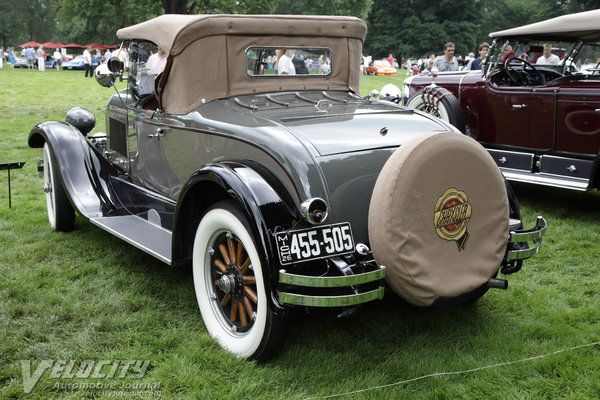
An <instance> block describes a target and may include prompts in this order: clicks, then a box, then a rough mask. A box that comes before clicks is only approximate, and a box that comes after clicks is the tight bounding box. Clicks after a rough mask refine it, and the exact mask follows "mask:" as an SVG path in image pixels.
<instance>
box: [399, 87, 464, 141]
mask: <svg viewBox="0 0 600 400" xmlns="http://www.w3.org/2000/svg"><path fill="white" fill-rule="evenodd" d="M406 106H407V107H410V108H414V109H416V110H419V111H423V112H426V113H427V114H431V115H433V116H435V117H438V118H440V119H441V120H443V121H446V122H448V123H449V124H451V125H453V126H455V127H456V128H458V130H459V131H461V132H464V131H465V117H464V114H463V112H462V108H461V107H460V102H459V101H458V99H457V98H456V96H454V95H453V94H452V92H450V91H449V90H448V89H444V88H442V87H438V86H428V87H425V88H423V89H421V90H419V91H418V92H417V93H415V94H413V95H412V96H411V97H410V98H409V99H408V101H407V102H406Z"/></svg>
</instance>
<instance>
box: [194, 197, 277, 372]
mask: <svg viewBox="0 0 600 400" xmlns="http://www.w3.org/2000/svg"><path fill="white" fill-rule="evenodd" d="M249 226H250V224H249V223H248V220H247V218H246V216H245V215H244V213H243V212H242V211H241V209H240V208H239V207H238V206H237V204H236V203H234V202H230V201H225V202H220V203H217V204H215V205H214V206H213V207H211V208H210V209H209V210H208V212H207V213H206V214H205V215H204V217H203V218H202V220H201V221H200V224H199V225H198V229H197V231H196V237H195V239H194V247H193V254H192V264H193V275H194V287H195V291H196V298H197V300H198V305H199V307H200V312H201V314H202V318H203V320H204V324H205V326H206V329H207V330H208V332H209V333H210V335H211V336H212V337H214V338H215V339H217V340H218V342H219V344H220V345H221V346H222V347H223V348H225V349H226V350H228V351H230V352H231V353H233V354H235V355H236V356H238V357H240V358H250V359H254V360H259V361H262V360H266V359H269V358H271V357H272V356H273V355H274V354H275V352H276V351H277V349H278V348H279V347H280V345H281V343H282V341H283V336H284V335H283V328H282V326H283V325H282V321H281V320H280V319H279V318H278V317H277V316H276V315H274V313H273V311H272V307H271V304H269V302H268V299H269V296H267V291H266V287H265V279H266V277H265V276H263V265H262V264H263V263H262V259H261V257H260V255H259V252H258V250H257V248H256V244H255V241H254V240H253V237H252V233H251V229H250V228H249Z"/></svg>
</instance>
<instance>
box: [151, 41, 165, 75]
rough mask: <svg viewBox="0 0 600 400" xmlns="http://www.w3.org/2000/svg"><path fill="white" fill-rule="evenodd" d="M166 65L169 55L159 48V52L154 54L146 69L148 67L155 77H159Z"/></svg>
mask: <svg viewBox="0 0 600 400" xmlns="http://www.w3.org/2000/svg"><path fill="white" fill-rule="evenodd" d="M166 65H167V54H166V53H165V52H164V50H163V49H161V48H160V47H159V48H158V52H156V53H154V54H152V55H151V56H150V58H148V62H147V63H146V67H148V69H149V70H150V73H151V74H154V75H158V74H160V73H161V72H163V71H164V69H165V66H166Z"/></svg>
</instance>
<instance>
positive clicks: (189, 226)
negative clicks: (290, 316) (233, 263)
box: [172, 162, 301, 315]
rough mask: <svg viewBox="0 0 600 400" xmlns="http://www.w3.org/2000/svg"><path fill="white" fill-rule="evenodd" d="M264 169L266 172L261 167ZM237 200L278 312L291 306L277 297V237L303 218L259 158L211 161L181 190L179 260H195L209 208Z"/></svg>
mask: <svg viewBox="0 0 600 400" xmlns="http://www.w3.org/2000/svg"><path fill="white" fill-rule="evenodd" d="M259 171H260V172H259ZM226 199H234V200H236V201H237V202H238V203H239V204H240V205H241V206H242V208H243V209H244V211H245V212H246V215H247V216H248V217H249V222H250V224H251V229H252V233H253V235H254V238H255V240H256V242H257V243H256V244H257V247H258V250H259V253H260V256H261V258H262V261H263V273H264V276H266V277H268V279H266V284H267V286H268V287H267V288H266V289H267V292H268V293H270V296H271V300H272V301H271V304H272V305H273V306H274V311H275V312H276V313H277V314H279V315H282V314H283V313H284V312H285V310H284V309H283V307H282V306H281V305H280V304H279V301H278V300H277V283H278V277H279V271H278V268H277V266H278V265H279V264H278V257H277V253H276V249H275V248H274V241H273V240H271V238H272V237H273V236H274V234H275V233H276V232H278V231H279V230H283V229H289V228H290V227H292V226H293V225H294V223H296V222H297V221H299V220H300V219H301V215H300V212H299V211H298V209H297V207H296V206H295V205H294V202H293V200H292V198H291V196H290V195H289V194H288V193H287V192H286V191H285V189H283V185H281V184H280V183H279V182H278V181H277V179H276V178H274V176H272V174H271V173H270V172H269V171H267V170H265V169H264V167H261V166H259V165H258V164H256V165H255V164H254V163H248V162H244V163H238V162H225V163H219V164H208V165H206V166H204V167H203V168H202V169H200V170H198V171H196V172H195V173H194V174H193V175H192V176H191V178H190V179H189V180H188V182H187V183H186V185H185V186H184V188H183V189H182V191H181V195H180V197H179V201H178V204H177V208H176V210H175V220H174V226H173V252H172V254H173V265H182V264H184V265H185V264H190V263H191V258H192V247H193V242H194V237H195V234H196V229H197V227H198V224H199V222H200V220H201V219H202V217H203V215H204V214H205V213H206V211H207V210H208V208H210V206H212V205H213V204H215V203H216V202H218V201H221V200H226Z"/></svg>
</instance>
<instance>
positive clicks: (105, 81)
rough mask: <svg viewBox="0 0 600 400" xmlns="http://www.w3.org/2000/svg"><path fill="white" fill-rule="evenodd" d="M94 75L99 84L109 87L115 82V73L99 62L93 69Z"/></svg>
mask: <svg viewBox="0 0 600 400" xmlns="http://www.w3.org/2000/svg"><path fill="white" fill-rule="evenodd" d="M94 76H95V77H96V82H98V83H99V84H100V86H104V87H111V86H112V85H114V84H115V78H116V77H117V74H116V73H113V72H111V71H110V70H109V67H108V66H107V65H106V64H100V65H98V67H97V68H96V70H95V71H94Z"/></svg>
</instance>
